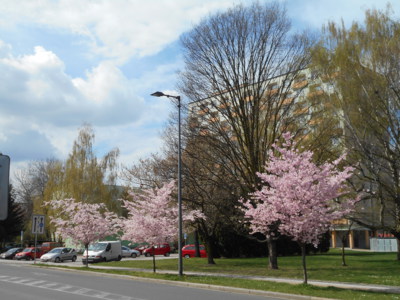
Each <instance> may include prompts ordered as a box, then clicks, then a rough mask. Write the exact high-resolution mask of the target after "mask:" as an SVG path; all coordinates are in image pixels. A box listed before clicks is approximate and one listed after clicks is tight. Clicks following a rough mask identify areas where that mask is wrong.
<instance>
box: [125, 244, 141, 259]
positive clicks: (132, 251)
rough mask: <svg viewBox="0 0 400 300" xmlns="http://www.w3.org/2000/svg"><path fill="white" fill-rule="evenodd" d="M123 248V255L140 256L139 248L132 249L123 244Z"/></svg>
mask: <svg viewBox="0 0 400 300" xmlns="http://www.w3.org/2000/svg"><path fill="white" fill-rule="evenodd" d="M121 248H122V257H132V258H136V257H138V256H140V252H139V251H138V250H135V249H130V248H128V247H126V246H122V247H121Z"/></svg>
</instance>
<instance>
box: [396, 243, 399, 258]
mask: <svg viewBox="0 0 400 300" xmlns="http://www.w3.org/2000/svg"><path fill="white" fill-rule="evenodd" d="M396 240H397V260H400V239H399V238H396Z"/></svg>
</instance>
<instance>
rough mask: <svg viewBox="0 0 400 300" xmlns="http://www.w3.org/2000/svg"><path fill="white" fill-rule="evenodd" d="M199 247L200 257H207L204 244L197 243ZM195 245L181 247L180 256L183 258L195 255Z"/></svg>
mask: <svg viewBox="0 0 400 300" xmlns="http://www.w3.org/2000/svg"><path fill="white" fill-rule="evenodd" d="M199 248H200V257H207V252H206V248H205V247H204V245H199ZM195 249H196V248H195V246H194V245H193V244H192V245H186V246H184V247H183V248H182V256H183V257H185V258H190V257H195V254H196V250H195Z"/></svg>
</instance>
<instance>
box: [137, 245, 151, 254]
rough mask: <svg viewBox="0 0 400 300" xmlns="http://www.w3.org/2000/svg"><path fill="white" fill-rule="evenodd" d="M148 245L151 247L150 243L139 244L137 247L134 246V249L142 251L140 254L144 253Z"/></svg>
mask: <svg viewBox="0 0 400 300" xmlns="http://www.w3.org/2000/svg"><path fill="white" fill-rule="evenodd" d="M148 247H149V246H148V245H141V246H137V247H135V248H133V249H135V250H137V251H139V252H140V255H142V254H143V251H144V249H147V248H148Z"/></svg>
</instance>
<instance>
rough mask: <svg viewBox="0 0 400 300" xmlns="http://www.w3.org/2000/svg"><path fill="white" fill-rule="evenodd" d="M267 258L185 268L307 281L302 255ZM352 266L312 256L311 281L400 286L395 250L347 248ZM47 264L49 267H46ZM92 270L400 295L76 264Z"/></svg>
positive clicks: (160, 263) (133, 263)
mask: <svg viewBox="0 0 400 300" xmlns="http://www.w3.org/2000/svg"><path fill="white" fill-rule="evenodd" d="M267 262H268V260H267V258H236V259H216V264H215V265H208V264H207V260H206V259H201V258H191V259H185V260H184V270H185V271H186V272H189V271H193V272H206V273H226V274H238V275H255V276H267V277H285V278H296V279H302V268H301V257H299V256H289V257H280V258H279V259H278V263H279V269H278V270H269V269H267ZM346 262H347V264H348V266H347V267H343V266H342V265H341V256H340V252H339V251H337V250H331V251H330V252H329V253H326V254H317V255H310V256H308V257H307V266H308V274H309V280H324V281H340V282H353V283H363V284H382V285H392V286H400V272H399V267H400V262H399V261H397V260H396V253H372V252H357V251H348V252H347V254H346ZM96 265H98V266H101V265H104V266H116V267H125V268H126V267H127V268H143V269H152V260H122V261H120V262H107V263H100V264H96ZM46 266H48V265H46ZM156 266H157V270H175V271H176V270H177V269H178V260H177V259H159V260H157V259H156ZM76 269H84V270H88V271H92V272H101V273H111V274H121V275H130V276H138V277H146V278H156V279H164V280H171V281H184V282H193V283H203V284H211V285H221V286H231V287H239V288H246V289H256V290H263V291H272V292H281V293H289V294H298V295H308V296H314V297H325V298H333V299H373V300H376V299H399V300H400V294H387V293H375V292H366V291H357V290H348V289H340V288H334V287H316V286H312V285H303V284H300V285H293V284H286V283H275V282H268V281H257V280H247V279H238V278H225V277H217V276H190V275H185V276H183V277H179V276H177V275H170V274H159V273H155V274H153V273H148V272H138V271H130V270H129V271H127V270H99V269H94V268H93V267H89V268H85V267H84V268H82V267H81V268H76Z"/></svg>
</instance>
